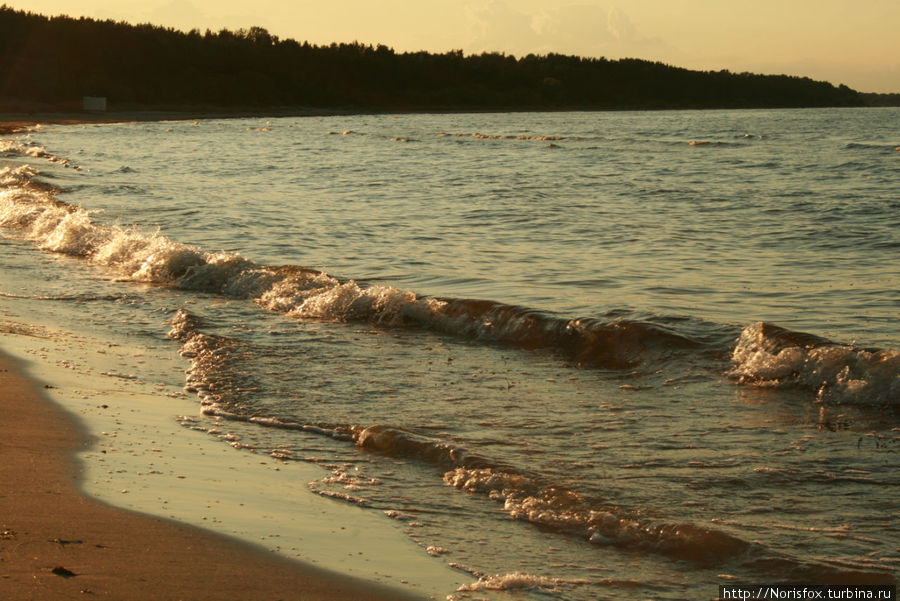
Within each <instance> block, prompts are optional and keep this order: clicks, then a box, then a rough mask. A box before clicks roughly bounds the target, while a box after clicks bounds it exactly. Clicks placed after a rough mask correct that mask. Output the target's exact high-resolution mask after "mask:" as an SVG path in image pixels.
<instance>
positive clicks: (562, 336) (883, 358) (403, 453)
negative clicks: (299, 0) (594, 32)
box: [0, 109, 900, 601]
mask: <svg viewBox="0 0 900 601" xmlns="http://www.w3.org/2000/svg"><path fill="white" fill-rule="evenodd" d="M898 132H900V110H897V109H834V110H792V111H722V112H716V111H709V112H691V111H679V112H622V113H538V114H533V113H523V114H459V115H399V116H340V117H326V118H294V119H291V118H284V119H271V120H269V121H266V120H226V121H214V120H212V121H200V122H197V123H190V122H164V123H138V124H123V125H104V126H94V125H84V126H66V127H46V128H43V129H41V130H39V131H36V132H33V133H30V134H28V135H21V136H17V137H15V138H11V139H9V140H6V141H3V142H0V151H2V153H3V154H2V156H3V157H5V158H3V159H0V160H2V162H3V171H2V174H0V186H2V192H0V194H2V196H0V225H2V226H3V229H2V230H0V233H2V235H3V236H4V237H3V238H0V245H2V248H3V252H2V253H0V276H2V279H0V293H2V294H3V296H2V297H0V299H2V301H0V302H4V303H9V304H10V306H11V305H12V304H15V306H16V307H18V308H19V310H22V308H23V307H24V308H26V309H27V308H28V307H31V306H33V307H35V308H38V307H39V306H40V307H44V306H46V305H47V303H50V304H51V305H53V306H54V307H55V309H56V312H55V313H54V314H55V315H57V317H55V319H59V320H64V321H65V322H67V323H68V324H70V326H71V324H78V323H81V324H82V326H81V327H84V328H88V329H89V328H90V327H91V324H97V323H102V324H103V326H102V329H104V330H105V331H108V334H106V335H109V336H116V337H118V339H121V340H122V341H123V342H122V343H123V344H135V345H139V344H148V343H149V341H153V343H154V344H159V345H166V344H168V345H171V350H170V351H169V352H172V353H175V352H180V353H181V355H182V356H183V357H184V366H185V368H187V369H188V370H189V373H188V376H187V382H186V386H187V389H188V391H189V392H190V393H191V394H194V393H196V394H197V396H198V407H199V410H198V412H197V414H196V415H195V416H193V417H182V418H181V420H182V422H183V423H184V425H185V426H186V427H189V428H195V429H201V430H211V432H212V435H216V436H220V437H222V438H223V440H224V442H229V443H231V444H232V445H234V446H237V447H241V448H243V449H244V450H243V451H235V452H248V451H252V452H258V453H266V454H273V455H274V456H276V457H279V458H283V459H285V460H297V461H314V462H318V463H321V464H323V465H326V466H327V467H328V469H329V476H327V477H324V478H323V479H322V480H320V481H317V482H315V483H312V484H311V486H313V488H314V489H315V490H317V491H319V492H320V493H321V494H324V495H329V496H333V497H335V498H337V499H338V501H337V502H352V503H358V504H360V505H363V506H365V507H368V508H370V509H371V510H372V511H380V512H384V513H385V514H386V516H387V517H386V518H385V519H389V518H393V519H398V520H402V521H403V522H404V523H405V524H406V528H407V531H408V533H409V535H410V536H412V537H413V538H414V539H415V540H416V541H418V542H419V543H420V544H421V545H422V547H423V553H425V552H429V553H431V554H433V555H435V561H444V562H448V563H451V564H453V565H454V566H456V567H458V568H459V569H461V570H463V571H466V572H469V573H471V574H472V576H473V581H476V578H477V577H480V580H477V582H476V584H474V585H472V587H470V588H471V589H472V590H471V591H457V592H455V593H454V592H453V591H448V594H449V593H454V594H455V595H457V596H460V597H463V598H475V597H490V598H494V597H496V598H498V599H500V598H503V599H505V598H516V599H532V598H534V599H537V598H544V597H543V595H546V594H550V595H554V596H556V597H558V598H561V599H567V600H576V601H587V600H589V599H597V598H618V599H634V598H657V599H685V598H712V597H714V596H715V594H716V591H717V589H716V586H717V585H718V584H723V583H734V582H745V583H759V582H782V581H790V582H797V583H809V584H822V583H827V582H834V583H853V582H855V583H879V582H893V581H894V579H895V578H896V573H897V570H898V567H900V551H898V548H900V526H898V525H897V520H896V515H897V514H898V510H900V507H898V502H897V495H896V490H897V486H898V485H900V476H898V474H900V472H898V469H897V468H898V467H900V459H898V446H897V442H898V426H900V423H898V413H900V412H898V407H900V351H898V349H900V319H898V316H900V261H898V257H900V184H898V182H900V152H898V151H897V150H896V149H897V148H898V146H900V133H898ZM57 191H63V192H61V193H58V194H57V193H56V192H57ZM49 257H53V260H52V261H51V260H49V259H48V258H49ZM59 316H62V317H59ZM72 327H74V326H72ZM494 589H500V590H503V591H505V592H495V591H494ZM509 595H513V596H512V597H509Z"/></svg>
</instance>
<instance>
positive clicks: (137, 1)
mask: <svg viewBox="0 0 900 601" xmlns="http://www.w3.org/2000/svg"><path fill="white" fill-rule="evenodd" d="M3 1H4V2H6V4H7V5H8V6H10V7H12V8H15V9H19V10H28V11H32V12H37V13H41V14H45V15H60V14H67V15H70V16H74V17H80V16H86V17H92V18H98V19H114V20H117V21H120V20H121V21H128V22H130V23H153V24H155V25H163V26H166V27H174V28H176V29H183V30H189V29H192V28H197V29H200V30H201V31H205V30H206V29H211V30H213V31H218V30H219V29H222V28H223V27H227V28H228V29H238V28H242V27H243V28H249V27H251V26H259V27H264V28H266V29H267V30H269V32H270V33H272V34H273V35H277V36H278V37H280V38H283V39H284V38H293V39H295V40H298V41H300V42H303V41H308V42H310V43H312V44H330V43H331V42H353V41H358V42H362V43H366V44H373V45H375V44H385V45H387V46H390V47H392V48H394V49H395V50H396V51H398V52H404V51H418V50H427V51H429V52H445V51H448V50H463V51H464V52H465V53H467V54H470V53H480V52H485V51H487V52H505V53H507V54H513V55H515V56H524V55H526V54H529V53H535V54H546V53H548V52H557V53H563V54H577V55H580V56H589V57H600V56H604V57H606V58H610V59H616V58H625V57H633V58H643V59H648V60H655V61H662V62H664V63H667V64H670V65H675V66H679V67H686V68H689V69H701V70H720V69H728V70H730V71H733V72H743V71H750V72H754V73H767V74H781V73H785V74H788V75H800V76H808V77H812V78H813V79H820V80H825V81H829V82H831V83H833V84H835V85H837V84H842V83H843V84H846V85H848V86H850V87H851V88H854V89H856V90H859V91H861V92H895V93H900V35H898V32H900V0H743V1H736V0H618V1H615V0H581V1H579V0H326V1H323V0H253V1H251V2H248V1H247V0H3Z"/></svg>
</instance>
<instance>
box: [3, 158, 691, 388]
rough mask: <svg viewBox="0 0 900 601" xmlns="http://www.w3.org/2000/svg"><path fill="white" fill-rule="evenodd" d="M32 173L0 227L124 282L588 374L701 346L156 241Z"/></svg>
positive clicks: (643, 326) (621, 325)
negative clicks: (518, 353) (476, 347)
mask: <svg viewBox="0 0 900 601" xmlns="http://www.w3.org/2000/svg"><path fill="white" fill-rule="evenodd" d="M36 175H37V172H36V171H34V170H30V168H24V167H23V168H18V169H15V170H10V169H4V170H3V171H2V172H0V184H5V185H6V186H7V187H6V189H5V190H4V191H3V192H2V193H0V194H2V196H0V225H2V226H4V227H7V228H10V229H14V230H18V231H19V232H21V233H22V235H23V236H24V237H26V238H28V239H30V240H32V241H34V242H35V243H36V244H37V245H38V246H39V247H40V248H42V249H45V250H48V251H53V252H58V253H63V254H68V255H72V256H77V257H82V258H85V259H87V260H90V261H91V262H93V263H94V264H96V265H98V266H100V267H102V268H104V269H106V270H108V271H110V272H112V273H114V274H116V275H117V276H118V277H120V278H122V279H123V280H130V281H137V282H146V283H154V284H161V285H167V286H173V287H177V288H180V289H183V290H195V291H201V292H209V293H216V294H224V295H228V296H233V297H238V298H249V299H253V300H255V301H256V303H257V304H259V305H260V306H261V307H263V308H265V309H267V310H269V311H273V312H277V313H284V314H287V315H288V316H291V317H295V318H299V319H309V318H315V319H329V320H336V321H362V322H369V323H374V324H379V325H382V326H385V327H407V328H408V327H413V328H421V329H426V330H431V331H437V332H441V333H445V334H449V335H452V336H456V337H461V338H465V339H475V340H480V341H484V342H487V343H492V344H501V345H506V346H510V347H515V348H522V349H531V350H537V349H540V350H547V351H550V352H554V353H557V354H560V355H562V356H563V357H565V358H567V359H569V360H572V361H574V362H577V363H579V364H582V365H584V366H588V367H598V368H606V369H616V370H620V369H634V368H635V367H637V366H639V365H641V364H642V363H650V364H654V363H657V362H659V361H661V360H665V359H666V358H668V357H669V356H671V355H673V354H674V353H675V351H681V350H686V349H696V348H700V347H701V346H703V344H702V343H700V342H698V341H696V340H694V339H692V338H691V337H689V336H685V335H682V334H681V333H679V332H677V331H675V330H674V329H672V328H668V327H666V326H663V325H661V324H656V323H652V322H644V321H629V320H625V319H618V318H617V319H613V320H612V321H603V320H599V319H565V318H558V317H555V316H552V315H548V314H546V313H543V312H540V311H536V310H532V309H528V308H524V307H517V306H514V305H507V304H504V303H499V302H494V301H487V300H471V299H441V298H435V297H430V296H421V295H418V294H416V293H414V292H412V291H409V290H403V289H400V288H396V287H393V286H383V285H378V284H368V285H367V284H363V283H359V282H356V281H353V280H341V279H338V278H335V277H332V276H330V275H328V274H326V273H324V272H320V271H316V270H312V269H307V268H304V267H300V266H280V267H272V266H266V265H260V264H258V263H255V262H253V261H251V260H249V259H245V258H243V257H241V256H240V255H237V254H233V253H209V252H205V251H203V250H201V249H199V248H196V247H193V246H189V245H186V244H181V243H178V242H175V241H172V240H170V239H169V238H167V237H165V236H163V235H161V234H160V233H159V232H155V233H146V232H142V231H140V230H139V229H137V228H136V227H133V226H131V227H121V226H118V225H111V226H108V225H103V224H99V223H95V222H94V221H93V220H92V219H91V214H90V212H89V211H86V210H84V209H82V208H79V207H74V206H71V205H68V204H66V203H63V202H59V201H57V200H55V198H54V191H53V190H50V191H47V190H42V189H38V188H37V187H36V186H35V185H34V181H35V180H34V178H35V176H36Z"/></svg>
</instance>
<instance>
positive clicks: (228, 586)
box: [0, 357, 415, 601]
mask: <svg viewBox="0 0 900 601" xmlns="http://www.w3.org/2000/svg"><path fill="white" fill-rule="evenodd" d="M0 391H2V392H0V407H2V413H3V415H4V416H6V418H5V420H4V421H5V425H6V428H4V435H3V437H2V440H0V479H2V482H3V487H2V493H0V596H2V597H3V598H4V599H17V600H18V599H21V600H26V599H34V600H44V599H46V600H57V599H84V598H102V599H130V600H135V601H140V600H142V599H147V600H154V601H159V600H166V599H172V600H176V599H184V600H188V599H223V600H224V599H235V600H238V599H240V600H246V599H271V600H276V599H284V600H288V599H348V600H349V599H372V600H380V599H413V598H415V597H412V596H410V595H408V594H406V593H404V592H402V591H396V590H392V589H389V588H387V587H382V586H379V585H377V584H372V583H369V582H363V581H361V580H354V579H351V578H346V577H342V576H339V575H336V574H333V573H330V572H327V571H325V570H320V569H318V568H316V567H313V566H308V565H303V564H302V563H300V562H295V561H290V560H287V559H283V558H280V557H279V556H277V555H274V554H272V553H269V552H267V551H265V550H263V549H261V548H257V547H255V546H253V545H249V544H245V543H242V542H240V541H237V540H235V539H230V538H226V537H221V536H217V535H215V534H212V533H210V532H206V531H201V530H199V529H196V528H193V527H190V526H185V525H182V524H178V523H175V522H171V521H167V520H163V519H159V518H154V517H150V516H146V515H141V514H137V513H131V512H128V511H123V510H120V509H116V508H113V507H110V506H107V505H104V504H102V503H99V502H96V501H94V500H91V499H88V498H86V497H85V496H83V495H82V494H80V493H79V492H78V485H79V477H80V476H79V474H80V469H79V466H78V465H77V463H76V461H75V460H74V458H73V452H75V451H77V450H79V449H83V448H85V447H86V446H89V445H91V444H92V442H91V439H90V437H89V436H88V435H87V434H86V433H85V431H84V430H83V428H82V427H81V425H80V424H79V423H78V420H77V419H76V418H74V417H73V416H71V415H68V414H66V413H64V412H63V411H62V410H61V409H59V408H58V407H56V406H55V405H53V404H52V403H51V402H50V401H48V400H47V399H46V398H45V397H44V396H43V392H42V390H41V384H40V383H37V382H32V381H30V380H28V379H26V378H25V377H24V376H23V375H22V373H20V370H19V369H18V366H17V365H16V363H15V362H14V361H13V360H11V359H10V358H8V357H0Z"/></svg>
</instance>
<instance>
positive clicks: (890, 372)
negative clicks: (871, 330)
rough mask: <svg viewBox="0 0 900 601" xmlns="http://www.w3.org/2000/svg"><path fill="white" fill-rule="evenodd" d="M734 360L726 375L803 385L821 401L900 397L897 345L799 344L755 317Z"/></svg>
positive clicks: (757, 381)
mask: <svg viewBox="0 0 900 601" xmlns="http://www.w3.org/2000/svg"><path fill="white" fill-rule="evenodd" d="M732 360H733V361H734V366H733V367H732V368H731V370H729V371H728V376H730V377H732V378H734V379H736V380H737V381H738V382H740V383H741V384H748V385H752V386H759V387H766V388H782V387H802V388H807V389H810V390H813V391H816V394H817V397H816V398H817V400H819V401H832V402H855V403H897V402H900V351H898V350H895V349H885V350H865V349H858V348H855V347H852V346H847V345H836V344H822V345H818V346H816V345H812V344H803V343H802V342H799V341H792V340H790V337H787V340H785V337H776V336H773V335H771V334H770V333H769V328H768V327H767V326H766V325H765V324H763V323H762V322H759V323H754V324H751V325H749V326H747V327H746V328H744V330H743V331H742V332H741V336H740V338H739V339H738V342H737V346H736V347H735V349H734V352H733V353H732Z"/></svg>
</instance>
